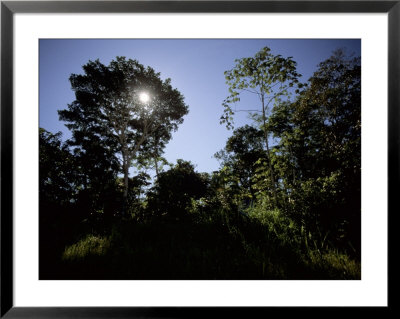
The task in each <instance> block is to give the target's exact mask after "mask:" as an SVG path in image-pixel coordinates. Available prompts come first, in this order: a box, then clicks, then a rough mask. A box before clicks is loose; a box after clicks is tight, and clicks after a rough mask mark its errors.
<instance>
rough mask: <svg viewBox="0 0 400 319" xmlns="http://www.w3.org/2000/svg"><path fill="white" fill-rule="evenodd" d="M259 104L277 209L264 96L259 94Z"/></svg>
mask: <svg viewBox="0 0 400 319" xmlns="http://www.w3.org/2000/svg"><path fill="white" fill-rule="evenodd" d="M261 103H262V114H263V131H264V139H265V145H266V148H267V160H268V167H269V173H270V178H271V182H272V192H273V194H274V204H275V207H277V204H278V200H277V196H276V185H275V178H274V172H273V168H272V163H271V155H270V152H269V145H268V134H267V127H266V116H265V101H264V94H261Z"/></svg>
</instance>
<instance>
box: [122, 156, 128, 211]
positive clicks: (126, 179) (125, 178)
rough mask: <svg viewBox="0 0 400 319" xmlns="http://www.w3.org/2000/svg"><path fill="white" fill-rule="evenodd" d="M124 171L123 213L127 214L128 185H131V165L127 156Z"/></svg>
mask: <svg viewBox="0 0 400 319" xmlns="http://www.w3.org/2000/svg"><path fill="white" fill-rule="evenodd" d="M123 157H124V159H123V171H124V195H123V199H122V200H123V202H122V215H123V216H125V215H126V210H127V204H128V186H129V184H128V183H129V165H128V161H127V159H126V157H125V156H123Z"/></svg>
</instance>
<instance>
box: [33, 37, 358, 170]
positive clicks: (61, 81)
mask: <svg viewBox="0 0 400 319" xmlns="http://www.w3.org/2000/svg"><path fill="white" fill-rule="evenodd" d="M264 46H268V47H269V48H271V50H272V53H274V54H281V55H282V56H284V57H288V56H291V57H293V60H295V61H296V62H297V71H298V72H299V73H300V74H302V75H303V76H302V78H301V79H300V80H301V81H306V80H308V78H310V77H311V76H312V74H313V72H314V71H316V69H317V65H318V64H319V63H320V62H322V61H323V60H325V59H327V58H328V57H329V56H331V54H332V52H333V51H334V50H336V49H338V48H345V49H346V50H347V52H348V53H354V54H355V55H361V41H360V40H357V39H355V40H352V39H337V40H336V39H335V40H334V39H329V40H328V39H327V40H322V39H315V40H303V39H285V40H270V39H245V40H239V39H238V40H233V39H226V40H224V39H215V40H209V39H204V40H201V39H199V40H172V39H171V40H170V39H162V40H156V39H154V40H153V39H151V40H150V39H149V40H117V39H109V40H94V39H93V40H87V39H82V40H68V39H59V40H55V39H42V40H40V45H39V59H40V64H39V84H40V87H39V116H40V119H39V125H40V127H43V128H45V129H46V130H48V131H50V132H53V133H55V132H58V131H61V132H62V133H63V139H64V140H65V139H67V138H69V137H70V136H71V134H70V132H69V131H68V129H67V128H66V127H65V126H64V124H65V123H63V122H60V121H59V119H58V113H57V110H61V109H65V108H66V107H67V104H69V103H71V102H72V101H73V100H74V94H73V92H72V90H71V85H70V83H69V80H68V79H69V76H70V75H71V74H72V73H78V74H79V73H83V70H82V66H83V65H84V64H86V63H87V62H88V61H89V60H95V59H100V61H101V62H102V63H103V64H106V65H108V63H109V62H110V61H111V60H112V59H114V58H115V57H116V56H125V57H127V58H132V59H136V60H138V61H139V63H141V64H143V65H145V66H151V67H152V68H154V69H155V70H156V71H157V72H160V73H161V78H163V79H165V78H171V80H172V86H173V87H174V88H177V89H178V90H179V91H180V92H181V93H182V94H183V96H184V97H185V102H186V104H187V105H188V106H189V114H188V115H186V116H185V117H184V122H183V124H181V125H180V127H179V128H178V130H177V131H176V132H175V133H174V134H173V138H172V140H171V141H170V142H169V144H168V145H167V147H166V149H165V154H164V156H165V157H166V158H167V160H168V161H169V162H176V159H178V158H182V159H184V160H190V161H191V162H192V163H194V164H195V165H196V170H198V171H199V172H212V171H213V170H217V169H218V168H219V163H218V161H217V160H216V159H215V158H213V155H214V154H215V153H216V152H217V151H219V150H220V149H222V148H223V147H224V146H225V143H226V140H227V139H228V138H229V136H230V135H231V134H232V131H228V130H227V129H226V128H225V126H224V125H220V124H219V119H220V116H221V115H222V111H223V107H222V105H221V103H222V101H223V100H224V99H225V98H226V97H227V96H228V94H229V92H228V86H227V85H226V84H225V78H224V71H226V70H229V69H231V68H232V67H233V66H234V65H235V62H234V60H235V59H238V58H243V57H250V56H254V54H255V53H256V52H258V51H259V50H260V49H261V48H263V47H264ZM238 107H240V104H239V105H238ZM244 124H251V122H250V120H249V119H248V118H247V116H246V114H245V113H244V112H240V113H237V114H236V115H235V127H239V126H242V125H244Z"/></svg>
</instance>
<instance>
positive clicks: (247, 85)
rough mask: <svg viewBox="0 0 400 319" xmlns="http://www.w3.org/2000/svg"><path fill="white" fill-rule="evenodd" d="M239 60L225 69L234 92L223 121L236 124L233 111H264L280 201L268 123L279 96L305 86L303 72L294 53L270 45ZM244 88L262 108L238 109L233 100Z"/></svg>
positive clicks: (225, 109) (263, 123)
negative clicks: (276, 50)
mask: <svg viewBox="0 0 400 319" xmlns="http://www.w3.org/2000/svg"><path fill="white" fill-rule="evenodd" d="M235 62H236V65H235V67H234V68H233V69H231V70H229V71H226V72H225V79H226V83H227V84H228V86H229V92H230V95H229V96H228V97H227V98H226V99H225V100H224V102H223V104H222V105H223V107H224V114H223V115H222V116H221V124H222V123H226V126H227V128H228V129H230V128H232V127H233V115H234V113H235V112H238V111H246V112H250V113H253V114H257V113H260V114H261V118H260V120H261V122H262V130H263V132H264V140H265V146H266V153H267V162H268V167H269V174H270V178H271V183H272V185H271V186H272V188H273V193H274V200H275V205H276V202H277V198H276V185H275V176H274V170H273V167H272V164H271V159H270V147H269V141H268V137H269V132H268V130H267V125H266V124H267V119H268V115H269V111H270V108H271V107H272V106H273V105H274V104H276V103H278V102H279V100H281V99H283V98H284V97H288V96H289V94H290V88H291V87H294V86H295V85H300V86H301V84H299V81H298V77H299V76H300V75H299V74H298V73H297V71H296V62H294V61H293V60H292V58H291V57H288V58H284V57H282V56H281V55H274V54H272V53H271V49H270V48H268V47H264V48H263V49H261V50H260V51H259V52H257V53H256V54H255V56H254V57H248V58H242V59H236V60H235ZM244 92H249V93H252V94H255V95H256V96H257V97H258V98H259V100H260V108H255V109H247V110H235V109H234V108H233V104H235V103H237V102H239V101H240V96H241V94H243V93H244ZM254 112H255V113H254Z"/></svg>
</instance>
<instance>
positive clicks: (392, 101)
mask: <svg viewBox="0 0 400 319" xmlns="http://www.w3.org/2000/svg"><path fill="white" fill-rule="evenodd" d="M122 12H159V13H167V12H174V13H192V12H196V13H201V12H204V13H205V12H221V13H222V12H246V13H256V12H270V13H291V12H293V13H357V12H360V13H375V12H376V13H378V12H380V13H388V34H389V39H388V44H389V47H388V53H389V54H388V66H389V69H388V76H389V77H388V159H389V161H388V212H387V213H388V218H389V222H388V225H392V226H393V223H391V222H390V221H391V220H392V216H393V215H394V213H395V211H396V212H398V209H397V200H396V195H397V191H398V189H400V188H399V186H400V182H399V181H400V178H399V177H400V174H399V160H400V157H399V153H400V149H399V144H400V125H398V121H399V120H400V116H399V115H400V114H399V113H400V112H399V104H400V103H399V102H400V101H399V100H400V93H399V92H400V32H399V31H400V0H396V1H365V0H359V1H343V0H342V1H312V0H308V1H279V0H275V1H1V216H0V217H1V238H0V240H1V278H0V286H1V295H0V297H1V300H0V301H1V304H0V306H1V307H0V310H1V312H0V317H3V316H4V317H5V318H70V317H74V318H109V317H112V318H132V317H133V318H135V317H138V318H177V317H185V318H186V317H187V318H192V317H205V316H209V315H216V316H218V317H219V316H227V315H234V314H235V315H244V316H245V317H254V316H264V315H267V314H268V315H270V314H272V313H277V314H278V313H279V315H282V311H286V310H290V311H296V312H298V313H297V315H302V314H301V312H305V311H308V310H309V309H310V308H307V307H300V308H297V307H296V308H295V307H288V308H286V309H281V308H278V307H261V308H260V307H251V308H246V307H245V308H224V307H217V308H209V307H204V308H203V307H201V308H192V307H160V308H157V307H155V308H146V307H102V308H99V307H86V308H78V307H64V308H57V307H56V308H53V307H35V308H25V307H14V305H13V293H14V292H13V16H14V14H15V13H122ZM377 109H378V111H379V107H378V108H377ZM377 187H379V186H377ZM382 213H385V212H382ZM391 234H392V232H391V231H390V229H388V235H389V236H388V247H389V251H390V249H391V246H390V242H391V240H390V236H391ZM388 261H390V260H389V255H388ZM388 271H390V268H389V269H388ZM389 275H390V273H389ZM389 284H390V281H389V280H388V287H389ZM391 296H392V295H390V294H389V299H388V307H381V308H379V309H380V310H383V311H389V310H391V309H392V308H391V306H392V304H393V303H392V302H391V299H392V298H391ZM364 309H365V308H364ZM341 310H342V309H340V308H339V307H336V308H330V309H329V310H327V309H326V307H318V308H313V311H317V312H321V314H322V313H326V311H329V312H330V314H333V315H335V313H337V312H338V311H341ZM365 310H366V311H369V312H370V311H371V309H368V308H366V309H365ZM345 311H348V309H346V310H345Z"/></svg>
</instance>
